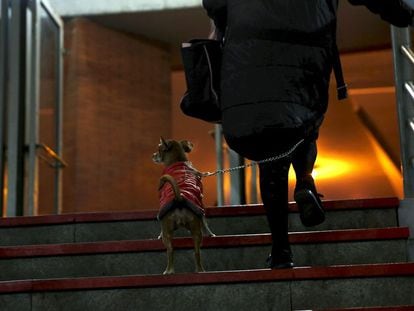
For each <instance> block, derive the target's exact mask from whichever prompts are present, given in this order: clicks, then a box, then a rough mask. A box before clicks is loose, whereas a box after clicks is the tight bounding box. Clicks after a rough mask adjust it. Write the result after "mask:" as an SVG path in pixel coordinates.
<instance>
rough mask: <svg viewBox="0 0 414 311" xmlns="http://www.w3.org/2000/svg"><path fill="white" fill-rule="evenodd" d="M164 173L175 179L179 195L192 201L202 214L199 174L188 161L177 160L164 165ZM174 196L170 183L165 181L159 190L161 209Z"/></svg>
mask: <svg viewBox="0 0 414 311" xmlns="http://www.w3.org/2000/svg"><path fill="white" fill-rule="evenodd" d="M166 174H167V175H171V176H172V177H173V178H174V179H175V180H176V181H177V184H178V186H179V187H180V191H181V195H182V196H183V197H184V198H185V199H187V200H188V201H190V202H191V203H193V204H194V205H195V206H196V207H197V208H198V209H199V210H200V211H199V212H200V213H201V214H202V215H204V205H203V200H202V197H203V184H202V183H201V176H200V174H199V173H198V172H197V171H196V170H195V169H194V168H193V167H192V166H191V165H190V164H189V163H188V162H177V163H174V164H172V165H170V166H169V167H166V168H165V169H164V171H163V175H166ZM174 198H175V195H174V191H173V189H172V187H171V185H170V184H169V183H166V184H165V185H164V187H162V189H161V191H160V207H161V211H162V209H163V208H165V207H167V206H169V205H170V204H169V203H171V201H173V200H174ZM160 214H161V212H160Z"/></svg>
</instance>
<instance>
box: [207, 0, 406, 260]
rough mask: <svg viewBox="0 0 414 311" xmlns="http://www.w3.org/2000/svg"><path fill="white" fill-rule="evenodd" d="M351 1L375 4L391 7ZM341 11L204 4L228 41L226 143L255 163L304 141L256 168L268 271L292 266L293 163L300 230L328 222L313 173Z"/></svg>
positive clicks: (324, 5)
mask: <svg viewBox="0 0 414 311" xmlns="http://www.w3.org/2000/svg"><path fill="white" fill-rule="evenodd" d="M350 1H351V3H353V4H366V5H367V3H364V1H365V2H369V4H370V5H371V6H374V5H376V6H381V5H382V4H384V3H391V2H392V1H391V2H390V1H385V0H375V1H370V0H350ZM381 3H382V4H381ZM394 3H395V2H394ZM337 5H338V0H203V6H204V8H205V9H206V11H207V13H208V15H209V16H210V18H211V19H212V20H213V21H214V24H215V26H216V28H217V32H218V33H221V34H224V37H225V45H224V50H223V62H222V71H221V75H222V78H221V79H222V81H221V105H222V125H223V133H224V136H225V138H226V141H227V143H228V145H229V146H230V147H231V148H232V149H233V150H235V151H236V152H238V153H239V154H241V155H242V156H244V157H246V158H249V159H252V160H256V161H258V160H262V159H265V158H268V157H272V156H274V155H277V154H280V153H283V152H286V151H288V150H290V149H292V147H294V146H295V145H296V144H297V143H298V142H301V141H302V143H301V144H300V145H299V147H298V148H297V149H296V150H295V152H294V153H292V155H291V156H289V157H286V158H284V159H282V160H279V161H275V162H269V163H266V164H261V165H260V166H259V167H260V189H261V195H262V201H263V204H264V207H265V210H266V214H267V218H268V222H269V226H270V229H271V233H272V240H273V243H272V251H271V255H270V256H269V261H268V263H269V266H270V267H271V268H288V267H292V266H293V260H292V254H291V250H290V245H289V241H288V171H289V167H290V165H291V164H293V167H294V169H295V173H296V187H295V193H294V197H295V200H296V202H297V204H298V208H299V211H300V216H301V220H302V222H303V224H304V225H305V226H315V225H318V224H320V223H321V222H323V221H324V219H325V216H324V210H323V207H322V203H321V201H320V199H319V195H318V193H317V191H316V188H315V184H314V180H313V178H312V176H311V173H312V170H313V166H314V162H315V160H316V155H317V148H316V139H317V137H318V130H319V126H320V125H321V123H322V121H323V117H324V114H325V112H326V110H327V105H328V89H329V81H330V75H331V71H332V66H333V64H334V63H335V59H336V58H335V56H337V54H335V53H336V51H337V50H336V42H335V32H336V10H337ZM370 9H372V10H373V11H375V10H376V9H377V10H381V8H378V7H375V8H373V7H370ZM382 10H386V11H389V10H388V8H382ZM376 13H380V12H376ZM400 19H401V16H399V17H398V20H399V21H400Z"/></svg>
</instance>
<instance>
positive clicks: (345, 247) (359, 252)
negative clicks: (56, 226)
mask: <svg viewBox="0 0 414 311" xmlns="http://www.w3.org/2000/svg"><path fill="white" fill-rule="evenodd" d="M384 249H386V250H387V251H386V252H384ZM292 251H293V255H294V261H295V264H296V265H297V266H323V265H342V264H364V263H389V262H404V261H406V241H405V240H385V241H366V242H343V243H320V244H294V245H292ZM269 252H270V245H264V246H249V247H235V248H205V249H202V261H203V264H204V268H205V269H206V270H207V271H226V270H245V269H261V268H265V267H266V263H265V260H266V258H267V256H268V254H269ZM175 254H176V256H175V269H176V272H177V273H179V272H194V260H193V251H192V250H176V252H175ZM165 267H166V253H165V251H153V252H139V253H116V254H94V255H74V256H53V257H36V258H16V259H2V260H0V271H1V274H0V280H2V281H5V280H19V279H45V278H62V277H91V276H104V275H105V276H116V275H136V274H160V273H162V272H163V271H164V269H165Z"/></svg>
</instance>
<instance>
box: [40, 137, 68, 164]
mask: <svg viewBox="0 0 414 311" xmlns="http://www.w3.org/2000/svg"><path fill="white" fill-rule="evenodd" d="M36 149H42V150H43V151H45V152H46V154H47V155H48V156H49V157H50V158H52V159H53V160H54V161H53V162H51V161H50V160H49V158H47V157H45V156H44V155H42V154H38V155H37V156H38V157H39V158H40V159H42V160H43V161H45V162H46V163H47V164H49V166H50V167H53V168H65V167H67V166H68V164H67V162H66V161H65V160H63V158H62V157H60V156H59V155H58V154H57V153H56V152H55V151H53V149H51V148H50V147H48V146H47V145H45V144H42V143H38V144H36Z"/></svg>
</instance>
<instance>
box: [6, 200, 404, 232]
mask: <svg viewBox="0 0 414 311" xmlns="http://www.w3.org/2000/svg"><path fill="white" fill-rule="evenodd" d="M323 202H324V207H325V209H326V210H327V211H340V210H352V209H389V208H397V207H398V206H399V203H400V202H399V199H398V198H395V197H390V198H370V199H353V200H325V201H323ZM289 210H290V212H297V211H298V209H297V206H296V203H294V202H290V203H289ZM157 213H158V211H157V210H146V211H130V212H97V213H77V214H63V215H44V216H24V217H11V218H2V219H0V228H8V227H24V226H42V225H59V224H75V223H88V222H109V221H138V220H155V219H156V216H157ZM264 214H265V211H264V208H263V205H261V204H254V205H239V206H223V207H208V208H206V215H207V217H226V216H227V217H228V216H255V215H264Z"/></svg>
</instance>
